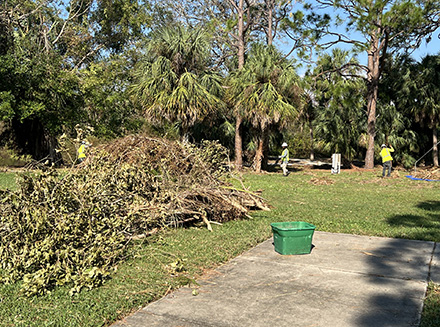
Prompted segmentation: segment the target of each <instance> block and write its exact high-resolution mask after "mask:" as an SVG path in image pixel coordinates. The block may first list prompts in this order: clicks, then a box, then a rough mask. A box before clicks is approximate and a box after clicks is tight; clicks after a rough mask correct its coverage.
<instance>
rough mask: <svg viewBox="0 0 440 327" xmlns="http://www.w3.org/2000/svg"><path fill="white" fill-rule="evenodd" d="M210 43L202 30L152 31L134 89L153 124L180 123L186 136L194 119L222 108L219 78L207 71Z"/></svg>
mask: <svg viewBox="0 0 440 327" xmlns="http://www.w3.org/2000/svg"><path fill="white" fill-rule="evenodd" d="M209 49H210V43H209V38H208V35H207V34H206V33H205V32H203V30H202V29H201V28H200V29H195V30H189V29H186V28H184V27H181V26H177V27H166V28H164V29H161V30H159V31H158V32H156V33H154V34H153V37H152V40H151V42H150V43H149V45H148V48H147V54H146V60H145V61H144V62H143V63H142V65H141V66H140V67H139V68H138V70H137V71H136V73H135V76H136V77H137V81H138V82H137V84H135V85H133V90H134V92H135V93H136V94H137V95H138V96H139V99H140V102H141V104H142V105H143V107H144V108H145V114H146V116H147V117H148V118H149V119H150V120H152V121H153V122H155V123H158V124H160V123H162V122H164V121H168V122H171V123H176V122H177V123H179V124H180V126H181V135H182V136H183V139H184V140H187V139H188V133H189V129H190V128H191V127H192V126H194V124H195V123H196V122H197V121H202V120H203V119H205V118H206V117H207V116H209V115H211V114H214V113H215V112H216V111H217V110H218V109H219V108H222V107H223V102H222V101H221V100H220V98H221V96H222V92H223V91H222V90H223V88H222V78H221V76H220V75H219V74H218V73H215V72H212V71H209V55H210V52H209Z"/></svg>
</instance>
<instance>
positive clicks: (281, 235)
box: [270, 221, 316, 254]
mask: <svg viewBox="0 0 440 327" xmlns="http://www.w3.org/2000/svg"><path fill="white" fill-rule="evenodd" d="M270 226H271V227H272V232H273V244H274V246H275V251H276V252H278V253H280V254H308V253H310V251H311V250H312V238H313V233H314V232H315V228H316V227H315V226H314V225H312V224H309V223H306V222H304V221H292V222H282V223H272V224H270Z"/></svg>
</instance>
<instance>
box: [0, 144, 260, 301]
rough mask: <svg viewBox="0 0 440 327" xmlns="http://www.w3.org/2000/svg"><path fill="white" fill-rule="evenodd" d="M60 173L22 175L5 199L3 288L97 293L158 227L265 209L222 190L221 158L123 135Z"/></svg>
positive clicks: (212, 147) (207, 148) (215, 147)
mask: <svg viewBox="0 0 440 327" xmlns="http://www.w3.org/2000/svg"><path fill="white" fill-rule="evenodd" d="M90 150H91V151H90V153H89V155H88V158H87V159H86V160H85V161H84V162H83V163H82V164H81V165H79V166H77V167H75V168H72V169H69V170H68V171H67V172H58V171H56V170H54V169H48V170H46V171H43V172H41V173H38V174H29V175H24V176H22V177H21V179H20V180H19V189H18V190H17V191H10V190H7V191H2V194H1V195H2V198H3V201H2V202H1V204H0V210H1V212H0V280H1V281H2V282H16V281H18V280H23V283H22V289H23V292H24V293H25V294H28V295H34V294H44V293H46V292H47V291H49V290H50V289H51V288H53V287H55V286H56V285H63V284H68V285H72V287H71V293H72V294H74V293H75V292H79V291H80V290H81V289H82V288H83V287H87V288H92V287H95V286H97V285H100V284H101V283H102V282H103V281H104V280H105V278H107V277H108V276H109V274H110V272H111V269H112V267H114V266H115V264H116V263H117V262H118V261H120V260H121V258H122V257H123V254H124V251H125V249H126V247H127V245H128V244H130V241H131V240H133V239H136V238H139V237H145V236H148V235H150V234H152V233H154V232H156V231H158V230H161V229H162V228H166V227H177V226H183V225H185V224H194V223H202V224H206V225H207V226H208V227H209V228H211V223H213V222H216V223H221V222H225V221H228V220H232V219H240V218H243V217H245V216H247V215H248V211H249V210H250V209H263V210H268V207H267V205H266V204H265V201H264V200H263V199H262V198H261V197H259V196H258V195H256V194H254V193H251V192H249V191H247V190H245V189H243V190H239V189H237V188H234V187H232V186H231V185H230V184H228V183H226V182H225V181H224V177H226V175H227V165H225V163H227V151H226V150H225V149H224V148H223V147H222V146H221V145H219V144H218V143H216V142H204V143H203V144H202V145H200V146H194V145H190V144H186V145H184V144H180V143H177V142H170V141H167V140H164V139H153V138H149V137H146V136H139V135H136V136H128V137H125V138H123V139H119V140H117V141H115V142H113V143H111V144H107V145H105V146H101V147H97V148H95V149H90Z"/></svg>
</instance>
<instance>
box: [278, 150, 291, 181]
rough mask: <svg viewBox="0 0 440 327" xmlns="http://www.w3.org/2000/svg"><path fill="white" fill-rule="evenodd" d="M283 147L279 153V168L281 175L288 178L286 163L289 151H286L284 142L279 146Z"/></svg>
mask: <svg viewBox="0 0 440 327" xmlns="http://www.w3.org/2000/svg"><path fill="white" fill-rule="evenodd" d="M281 146H282V147H283V152H282V153H281V156H280V160H281V168H282V169H283V175H284V176H288V175H289V174H290V173H289V171H288V170H287V163H288V162H289V149H287V143H286V142H284V143H283V144H281Z"/></svg>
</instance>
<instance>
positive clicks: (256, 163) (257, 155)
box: [254, 136, 264, 173]
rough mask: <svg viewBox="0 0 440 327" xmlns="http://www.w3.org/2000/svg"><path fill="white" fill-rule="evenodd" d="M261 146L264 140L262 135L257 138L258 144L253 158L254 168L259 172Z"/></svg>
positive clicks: (261, 155)
mask: <svg viewBox="0 0 440 327" xmlns="http://www.w3.org/2000/svg"><path fill="white" fill-rule="evenodd" d="M263 147H264V140H263V137H262V136H261V137H259V138H258V146H257V151H256V152H255V158H254V169H255V172H256V173H261V161H262V160H263Z"/></svg>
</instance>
